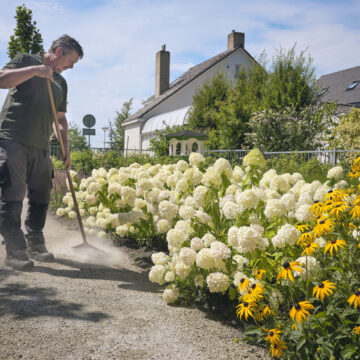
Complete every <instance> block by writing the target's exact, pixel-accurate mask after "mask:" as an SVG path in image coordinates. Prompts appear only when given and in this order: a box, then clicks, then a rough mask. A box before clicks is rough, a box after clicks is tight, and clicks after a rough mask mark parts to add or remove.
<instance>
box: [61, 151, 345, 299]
mask: <svg viewBox="0 0 360 360" xmlns="http://www.w3.org/2000/svg"><path fill="white" fill-rule="evenodd" d="M250 154H251V152H250ZM250 154H249V155H250ZM204 162H205V159H204V157H203V156H202V155H201V154H197V153H193V154H191V155H190V157H189V163H187V162H185V161H183V160H180V161H178V162H177V163H176V164H171V165H150V164H145V165H139V164H136V163H135V164H132V165H130V166H129V167H121V168H119V169H110V170H108V171H106V170H105V169H103V168H100V169H94V170H93V171H92V174H91V176H90V177H88V178H84V179H81V181H78V180H77V192H76V197H77V200H78V203H79V207H80V209H81V210H82V212H81V214H82V216H83V219H84V224H85V227H86V231H87V233H89V234H97V235H98V236H101V237H105V236H106V235H109V236H111V235H118V236H120V237H126V236H131V237H133V238H135V239H137V241H139V243H141V242H143V243H146V242H149V243H150V242H151V241H152V239H154V238H155V237H162V238H163V239H164V241H166V244H167V248H168V251H167V253H166V254H165V252H160V253H157V254H153V255H152V261H153V263H154V266H153V267H152V269H151V270H150V273H149V279H150V280H151V281H152V282H155V283H157V284H159V285H164V286H166V287H165V289H164V293H163V299H164V300H165V301H166V302H167V303H169V304H171V303H174V302H175V301H176V300H177V299H179V298H181V297H182V295H183V293H184V289H185V288H187V289H188V290H189V289H192V291H194V292H197V293H199V294H202V293H204V294H209V293H222V294H225V293H228V294H229V296H230V298H232V299H235V298H236V293H237V292H236V288H237V286H238V285H239V283H240V281H241V280H242V279H243V278H244V277H247V278H249V279H252V280H251V281H255V280H254V277H253V274H252V272H253V270H254V269H255V268H259V267H261V261H262V260H261V259H265V258H266V257H269V256H270V255H268V254H271V253H275V252H276V253H279V252H280V253H281V254H282V255H283V256H284V257H285V258H286V256H289V253H287V249H290V248H291V247H293V246H296V244H297V242H298V239H299V237H300V235H301V233H300V231H299V230H297V227H296V226H297V224H298V223H299V222H307V221H310V220H311V216H312V215H311V206H312V205H313V204H314V203H315V202H317V201H320V200H322V199H323V198H324V196H325V195H326V194H327V193H328V191H329V190H330V189H331V187H330V185H329V183H328V182H327V183H325V184H321V183H320V182H319V181H314V182H312V183H310V184H308V183H306V182H305V181H304V179H303V177H302V176H301V174H299V173H294V174H281V175H279V174H277V173H276V171H275V170H273V169H271V170H269V171H267V172H265V173H263V170H262V168H263V166H264V161H263V160H262V159H261V157H260V155H259V154H258V153H255V155H254V154H253V155H251V156H250V157H249V158H248V159H246V158H245V159H244V163H246V166H244V165H243V166H238V165H236V166H235V167H233V166H231V164H230V163H229V162H228V161H227V160H226V159H222V158H221V159H217V160H216V162H215V163H214V164H213V165H212V166H209V167H207V168H204ZM342 173H343V171H342V169H340V168H334V169H332V170H330V171H329V174H328V178H329V181H336V182H337V183H338V184H339V185H338V187H339V188H340V187H341V186H342V187H344V186H346V183H345V184H343V183H341V181H342V180H341V179H342ZM71 176H72V177H73V179H77V174H76V173H72V175H71ZM63 202H64V207H63V208H60V209H58V210H57V215H58V216H67V217H70V218H74V204H73V201H72V198H71V194H70V193H67V194H66V195H65V196H64V199H63ZM75 215H76V214H75ZM319 242H321V239H320V240H319ZM255 259H259V260H256V261H255ZM281 259H282V257H281V256H277V257H276V258H274V259H272V258H271V261H273V262H274V266H279V269H280V267H281ZM289 260H291V261H293V260H294V259H290V258H289ZM299 262H300V263H302V259H299ZM311 265H312V267H313V268H316V266H315V264H311Z"/></svg>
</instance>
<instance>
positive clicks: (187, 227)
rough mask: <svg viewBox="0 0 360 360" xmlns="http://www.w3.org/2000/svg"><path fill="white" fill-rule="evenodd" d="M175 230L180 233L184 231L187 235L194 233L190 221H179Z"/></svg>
mask: <svg viewBox="0 0 360 360" xmlns="http://www.w3.org/2000/svg"><path fill="white" fill-rule="evenodd" d="M175 229H176V230H179V231H183V232H184V233H186V234H189V235H190V234H192V233H193V232H194V229H193V228H192V227H191V222H190V220H179V221H178V222H177V223H176V224H175Z"/></svg>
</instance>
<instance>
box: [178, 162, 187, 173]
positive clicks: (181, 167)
mask: <svg viewBox="0 0 360 360" xmlns="http://www.w3.org/2000/svg"><path fill="white" fill-rule="evenodd" d="M188 167H189V164H188V163H187V162H186V161H184V160H179V161H178V162H177V163H176V170H177V171H181V172H184V171H185V170H186V169H187V168H188Z"/></svg>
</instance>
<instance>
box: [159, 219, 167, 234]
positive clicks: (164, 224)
mask: <svg viewBox="0 0 360 360" xmlns="http://www.w3.org/2000/svg"><path fill="white" fill-rule="evenodd" d="M156 229H157V232H158V233H159V234H164V233H166V232H167V231H168V230H169V229H170V223H169V221H167V220H166V219H160V220H159V221H158V222H157V223H156Z"/></svg>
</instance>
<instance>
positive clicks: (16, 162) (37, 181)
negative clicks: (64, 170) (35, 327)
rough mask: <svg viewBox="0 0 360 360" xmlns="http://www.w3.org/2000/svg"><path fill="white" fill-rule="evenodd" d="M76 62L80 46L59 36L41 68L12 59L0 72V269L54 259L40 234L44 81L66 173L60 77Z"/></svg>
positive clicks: (45, 154) (35, 60)
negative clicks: (0, 245)
mask: <svg viewBox="0 0 360 360" xmlns="http://www.w3.org/2000/svg"><path fill="white" fill-rule="evenodd" d="M82 57H83V50H82V47H81V45H80V44H79V43H78V42H77V41H76V40H75V39H73V38H71V37H70V36H68V35H63V36H61V37H60V38H59V39H57V40H55V41H54V42H53V43H52V45H51V48H50V49H49V51H48V52H47V53H45V54H44V64H42V61H41V56H40V54H36V55H30V54H18V55H16V56H15V57H14V58H13V59H12V60H11V61H10V62H9V63H8V64H7V65H6V66H5V67H4V68H3V69H2V70H0V88H2V89H9V92H8V95H7V98H6V100H5V103H4V105H3V108H2V111H1V114H0V183H1V184H0V186H1V203H0V234H1V235H2V236H3V238H4V242H5V245H6V259H5V264H6V265H8V266H10V267H12V268H14V269H17V270H31V269H32V268H33V266H34V263H33V262H32V261H31V260H29V258H33V259H35V260H38V261H52V260H53V259H54V257H53V255H52V254H51V253H49V252H48V251H47V249H46V247H45V240H44V235H43V232H42V230H43V227H44V225H45V220H46V213H47V208H48V203H49V201H50V190H51V187H52V163H51V160H50V156H49V139H50V135H51V127H52V125H53V119H52V112H51V106H50V100H49V94H48V91H47V85H46V80H47V79H48V80H50V81H51V87H52V91H53V95H54V102H55V107H56V111H57V118H58V120H59V126H60V132H61V136H62V139H63V141H64V147H65V157H64V159H63V162H64V165H65V166H66V167H69V166H70V161H71V160H70V150H69V143H68V136H67V129H68V124H67V120H66V116H65V113H66V105H67V84H66V81H65V79H64V78H63V77H62V76H61V75H60V73H61V72H63V71H64V70H66V69H72V68H73V66H74V64H75V63H76V62H77V61H78V59H79V58H80V59H81V58H82ZM54 128H55V127H54ZM54 132H55V135H56V136H57V137H58V136H59V134H56V130H55V129H54ZM26 190H27V197H28V200H29V208H28V212H27V217H26V220H25V228H26V231H27V234H26V235H24V233H23V232H22V230H21V211H22V204H23V200H24V197H25V193H26Z"/></svg>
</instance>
